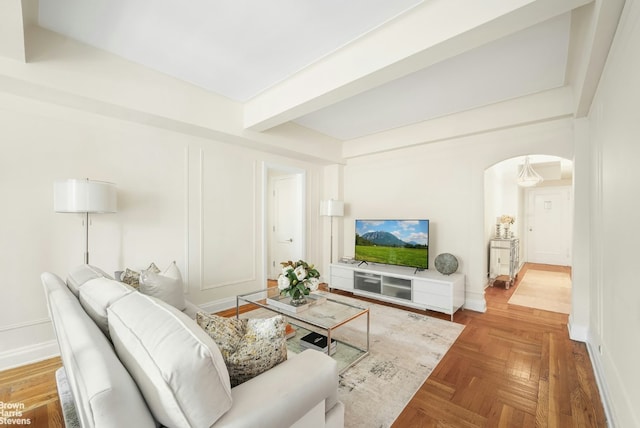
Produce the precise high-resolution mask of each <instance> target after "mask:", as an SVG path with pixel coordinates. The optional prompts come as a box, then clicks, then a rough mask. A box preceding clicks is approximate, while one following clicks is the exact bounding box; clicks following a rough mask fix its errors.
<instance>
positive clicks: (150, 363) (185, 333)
mask: <svg viewBox="0 0 640 428" xmlns="http://www.w3.org/2000/svg"><path fill="white" fill-rule="evenodd" d="M108 314H109V331H110V332H111V338H112V341H113V345H114V348H115V350H116V352H117V354H118V357H119V358H120V360H121V361H122V363H123V364H124V365H125V367H126V368H127V370H128V371H129V373H131V376H132V377H133V378H134V379H135V381H136V384H137V385H138V387H139V388H140V391H141V392H142V395H143V396H144V398H145V401H146V402H147V404H148V405H149V408H150V409H151V412H152V413H153V415H154V417H155V418H156V419H157V420H158V421H159V422H160V423H161V424H162V425H164V426H168V427H176V428H180V427H210V426H211V425H213V424H214V423H215V421H217V420H218V419H219V418H220V417H221V416H222V415H223V414H224V413H226V412H227V411H228V410H229V409H230V408H231V401H232V400H231V385H230V381H229V373H228V372H227V368H226V366H225V363H224V360H223V358H222V355H221V354H220V350H219V349H218V346H217V345H216V344H215V342H214V341H213V339H211V338H210V337H209V336H208V335H207V334H206V333H205V332H204V331H203V330H202V329H201V328H200V327H198V325H197V324H196V323H195V322H194V321H193V320H192V319H190V318H189V317H188V316H186V315H185V314H183V313H182V312H180V311H178V310H177V309H176V308H174V307H172V306H170V305H167V304H165V303H164V302H162V301H160V300H157V299H152V298H150V297H148V296H145V295H143V294H141V293H131V294H129V295H127V296H125V297H123V298H121V299H120V300H118V301H117V302H116V303H114V304H113V305H111V307H110V308H109V309H108Z"/></svg>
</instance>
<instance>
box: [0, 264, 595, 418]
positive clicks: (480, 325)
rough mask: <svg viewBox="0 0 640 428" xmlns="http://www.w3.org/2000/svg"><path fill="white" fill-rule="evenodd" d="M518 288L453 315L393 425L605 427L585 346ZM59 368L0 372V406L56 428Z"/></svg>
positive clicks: (491, 294) (46, 365)
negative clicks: (426, 373)
mask: <svg viewBox="0 0 640 428" xmlns="http://www.w3.org/2000/svg"><path fill="white" fill-rule="evenodd" d="M524 269H540V270H558V269H565V270H567V271H569V268H564V267H558V266H547V265H526V266H525V267H524ZM524 273H525V271H524V270H523V271H521V272H520V275H519V278H522V277H523V276H524ZM517 285H518V283H517V282H516V286H515V287H511V288H510V289H509V290H505V289H504V288H503V287H499V286H496V287H493V288H491V287H490V288H487V290H486V297H487V306H488V309H487V312H486V313H484V314H481V313H477V312H473V311H458V312H457V313H456V314H455V317H454V321H455V322H458V323H462V324H465V325H466V328H465V329H464V331H463V332H462V334H461V335H460V337H459V338H458V340H457V341H456V342H455V343H454V345H453V346H452V347H451V349H450V350H449V352H447V354H446V355H445V356H444V357H443V359H442V360H441V362H440V364H438V366H437V367H436V369H435V370H434V371H433V372H432V374H431V376H430V377H429V379H427V381H426V382H425V383H424V384H423V385H422V387H421V388H420V389H419V390H418V392H417V393H416V395H415V396H414V397H413V399H412V400H411V401H410V402H409V404H408V405H407V407H406V408H405V409H404V411H403V412H402V413H401V414H400V416H399V417H398V419H397V420H396V421H395V423H394V424H393V427H395V428H405V427H412V428H413V427H456V428H458V427H461V428H465V427H469V428H470V427H514V428H515V427H518V428H520V427H561V428H564V427H579V428H586V427H606V420H605V414H604V410H603V407H602V404H601V400H600V395H599V392H598V389H597V386H596V382H595V377H594V374H593V369H592V366H591V362H590V360H589V355H588V353H587V350H586V346H585V345H584V344H583V343H579V342H573V341H571V340H570V339H569V335H568V333H567V321H568V319H567V318H568V317H567V315H564V314H560V313H554V312H547V311H542V310H538V309H532V308H526V307H522V306H515V305H509V304H508V303H507V302H508V300H509V297H510V296H511V294H512V293H513V292H514V290H515V289H516V287H517ZM344 294H348V293H344ZM374 302H376V303H381V302H379V301H374ZM389 306H395V305H389ZM395 307H398V308H401V309H406V308H404V307H400V306H395ZM226 312H228V313H223V315H235V310H233V311H226ZM415 312H421V313H424V311H417V310H416V311H415ZM428 315H431V316H434V317H438V318H442V319H448V316H447V315H444V314H439V313H435V312H428ZM60 365H61V363H60V359H59V358H53V359H50V360H46V361H43V362H40V363H36V364H31V365H27V366H23V367H19V368H16V369H12V370H7V371H4V372H0V401H3V402H5V403H7V402H22V403H25V411H24V415H23V417H25V418H31V420H32V423H31V425H30V426H31V427H35V428H59V427H62V426H63V424H62V417H61V411H60V404H59V401H58V399H57V395H56V387H55V377H54V372H55V370H56V369H57V368H58V367H60ZM389 399H390V400H392V399H393V397H389Z"/></svg>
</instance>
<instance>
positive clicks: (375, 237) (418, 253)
mask: <svg viewBox="0 0 640 428" xmlns="http://www.w3.org/2000/svg"><path fill="white" fill-rule="evenodd" d="M355 259H356V260H359V261H364V262H371V263H383V264H388V265H398V266H409V267H415V268H420V269H427V268H428V267H429V220H356V250H355Z"/></svg>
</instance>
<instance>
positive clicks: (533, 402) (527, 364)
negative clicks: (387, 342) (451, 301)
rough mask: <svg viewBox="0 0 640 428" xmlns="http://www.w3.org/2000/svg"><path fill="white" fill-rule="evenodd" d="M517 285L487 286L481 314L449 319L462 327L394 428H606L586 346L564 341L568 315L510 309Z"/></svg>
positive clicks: (460, 314)
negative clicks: (510, 302)
mask: <svg viewBox="0 0 640 428" xmlns="http://www.w3.org/2000/svg"><path fill="white" fill-rule="evenodd" d="M526 269H538V270H556V271H557V270H565V271H569V268H566V267H559V266H548V265H532V264H528V265H525V268H524V269H523V270H522V271H521V272H520V274H519V278H522V277H523V276H524V273H525V272H526ZM516 287H517V282H516ZM516 287H511V288H510V289H509V290H505V289H504V287H499V286H496V287H493V288H492V287H489V288H487V290H486V296H487V306H488V308H487V312H486V313H484V314H480V313H477V312H472V311H459V312H458V313H456V315H455V317H454V321H455V322H458V323H462V324H465V325H466V326H467V327H466V328H465V329H464V331H463V332H462V334H461V335H460V337H458V340H457V341H456V343H455V344H454V345H453V346H452V347H451V349H450V350H449V352H448V353H447V354H446V355H445V356H444V358H443V359H442V360H441V362H440V364H439V365H438V366H437V367H436V369H435V370H434V371H433V373H432V374H431V376H430V377H429V379H427V381H426V382H425V383H424V384H423V385H422V387H421V388H420V390H419V391H418V392H417V393H416V395H415V396H414V397H413V399H412V400H411V402H410V403H409V405H408V406H407V407H406V408H405V409H404V411H403V412H402V414H401V415H400V416H399V417H398V419H397V420H396V421H395V423H394V425H393V426H394V427H397V428H400V427H469V428H471V427H562V428H564V427H580V428H583V427H606V426H607V425H606V419H605V414H604V409H603V407H602V403H601V400H600V395H599V392H598V389H597V386H596V381H595V377H594V374H593V369H592V366H591V362H590V359H589V355H588V353H587V349H586V346H585V344H584V343H580V342H574V341H572V340H570V339H569V334H568V330H567V322H568V316H567V315H565V314H560V313H554V312H547V311H542V310H538V309H533V308H527V307H523V306H516V305H509V304H508V303H507V302H508V300H509V297H511V294H513V292H514V291H515V289H516ZM430 315H433V316H438V315H437V314H435V313H430Z"/></svg>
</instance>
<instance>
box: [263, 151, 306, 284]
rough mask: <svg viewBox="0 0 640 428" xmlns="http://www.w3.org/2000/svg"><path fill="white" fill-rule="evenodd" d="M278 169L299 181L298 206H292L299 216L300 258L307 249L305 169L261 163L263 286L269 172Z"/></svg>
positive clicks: (268, 235) (268, 246)
mask: <svg viewBox="0 0 640 428" xmlns="http://www.w3.org/2000/svg"><path fill="white" fill-rule="evenodd" d="M272 171H278V172H282V173H284V174H287V175H294V176H296V178H297V180H298V181H299V182H298V184H299V186H298V189H299V191H300V194H299V195H298V196H299V201H300V206H298V207H293V208H292V209H295V210H296V211H298V213H299V216H300V223H299V224H300V230H299V231H298V232H299V235H300V253H301V254H300V257H301V258H302V259H304V258H305V256H306V249H307V245H306V242H307V237H306V230H307V219H306V215H305V209H304V208H305V206H306V171H305V170H304V169H301V168H296V167H292V166H288V165H282V164H277V163H271V162H263V163H262V184H263V186H262V244H263V245H262V254H263V256H262V261H263V263H262V278H263V281H262V283H263V284H264V288H266V287H267V279H268V278H269V254H270V250H271V242H270V239H271V236H272V235H271V233H269V216H270V215H271V198H270V197H269V188H270V181H271V178H270V172H272Z"/></svg>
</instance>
